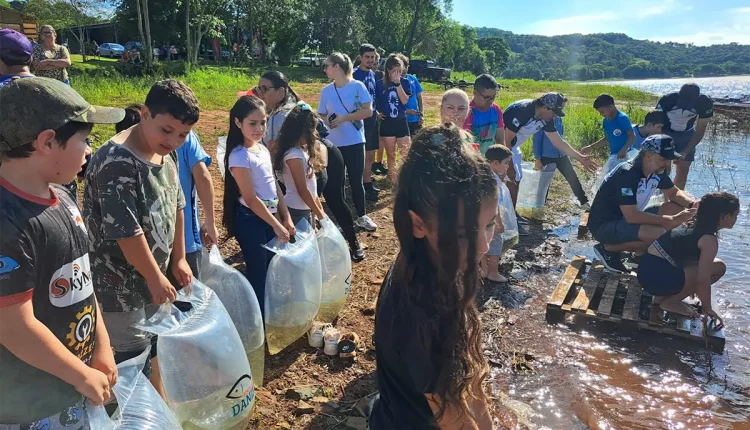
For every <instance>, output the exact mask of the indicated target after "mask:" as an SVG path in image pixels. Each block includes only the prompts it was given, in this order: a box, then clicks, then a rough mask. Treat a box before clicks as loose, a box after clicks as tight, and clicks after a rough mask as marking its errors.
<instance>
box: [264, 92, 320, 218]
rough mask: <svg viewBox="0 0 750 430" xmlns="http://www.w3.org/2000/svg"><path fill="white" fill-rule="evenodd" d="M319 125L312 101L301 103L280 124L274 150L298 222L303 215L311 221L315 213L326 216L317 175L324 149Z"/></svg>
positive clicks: (290, 210)
mask: <svg viewBox="0 0 750 430" xmlns="http://www.w3.org/2000/svg"><path fill="white" fill-rule="evenodd" d="M317 125H318V115H316V114H315V112H313V111H312V108H310V105H308V104H307V103H305V102H300V103H298V104H297V106H296V107H295V108H294V109H292V110H291V111H290V112H289V114H288V115H287V117H286V120H285V121H284V125H283V126H282V127H281V131H280V132H279V138H278V141H277V143H276V149H275V152H274V154H273V166H274V170H276V172H277V175H278V176H279V177H280V178H281V179H283V182H284V185H286V194H285V195H284V198H285V199H286V205H287V208H289V214H290V216H291V217H292V222H293V223H294V224H295V225H296V224H297V222H298V221H299V220H301V219H302V218H305V219H307V222H309V223H310V225H312V223H313V220H312V214H315V217H316V218H317V219H323V218H325V217H326V214H325V212H323V205H321V204H320V199H319V198H318V182H317V178H316V177H315V174H316V173H318V172H320V171H321V170H323V168H324V162H323V158H324V154H322V151H324V150H325V146H323V145H321V144H320V142H319V141H318V132H317V130H316V128H317Z"/></svg>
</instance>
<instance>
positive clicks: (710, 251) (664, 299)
mask: <svg viewBox="0 0 750 430" xmlns="http://www.w3.org/2000/svg"><path fill="white" fill-rule="evenodd" d="M739 212H740V201H739V199H738V198H737V197H735V196H733V195H732V194H729V193H726V192H715V193H709V194H706V195H704V196H703V198H702V199H701V200H700V202H699V204H698V214H697V215H696V217H695V225H694V226H693V227H690V228H688V227H679V228H676V229H674V230H672V231H668V232H666V233H664V234H663V235H662V236H661V237H659V238H658V239H657V240H656V241H655V242H654V243H653V244H651V246H650V247H649V248H648V252H647V253H646V254H645V255H644V256H643V258H641V263H640V265H639V266H638V282H640V284H641V286H642V287H643V289H644V290H646V291H648V292H649V293H651V294H652V295H653V296H654V303H656V304H658V305H659V306H660V307H661V308H662V309H663V310H665V311H668V312H674V313H677V314H681V315H686V316H691V317H697V316H698V313H697V312H696V311H695V310H694V309H693V308H692V307H690V306H688V305H687V304H685V303H683V301H682V300H683V299H684V298H686V297H688V296H690V295H692V294H697V295H698V298H699V299H700V301H701V304H702V308H703V314H704V315H707V316H709V317H711V318H713V319H714V320H715V322H716V327H719V328H720V327H721V326H722V325H723V323H722V321H721V317H719V315H718V314H717V313H716V311H714V310H713V308H712V307H711V285H712V284H714V283H715V282H716V281H718V280H719V279H720V278H721V277H722V276H724V273H726V271H727V266H726V264H724V262H723V261H721V260H720V259H718V258H716V254H717V252H718V251H719V240H718V238H717V237H716V234H717V233H718V232H719V230H721V229H724V228H728V229H730V228H732V227H734V223H735V222H737V215H738V214H739Z"/></svg>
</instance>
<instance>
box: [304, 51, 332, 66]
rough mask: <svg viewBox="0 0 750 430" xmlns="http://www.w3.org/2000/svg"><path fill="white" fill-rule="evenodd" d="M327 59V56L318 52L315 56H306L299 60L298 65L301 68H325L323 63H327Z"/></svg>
mask: <svg viewBox="0 0 750 430" xmlns="http://www.w3.org/2000/svg"><path fill="white" fill-rule="evenodd" d="M325 59H326V56H325V55H323V54H321V53H319V52H316V53H314V54H305V55H304V56H302V58H300V59H299V61H297V64H299V65H300V66H310V67H323V61H325Z"/></svg>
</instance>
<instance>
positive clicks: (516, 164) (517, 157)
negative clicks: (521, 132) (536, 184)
mask: <svg viewBox="0 0 750 430" xmlns="http://www.w3.org/2000/svg"><path fill="white" fill-rule="evenodd" d="M511 152H513V169H514V170H515V171H516V177H515V178H510V177H509V179H510V180H511V181H515V182H516V183H519V182H521V178H522V177H523V169H522V168H521V162H522V161H523V154H521V145H518V144H516V146H514V147H513V149H512V150H511Z"/></svg>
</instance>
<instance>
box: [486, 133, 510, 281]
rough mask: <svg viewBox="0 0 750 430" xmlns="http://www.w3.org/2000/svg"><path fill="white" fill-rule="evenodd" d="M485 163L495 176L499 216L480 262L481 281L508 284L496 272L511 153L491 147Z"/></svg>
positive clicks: (498, 147) (498, 262) (501, 243)
mask: <svg viewBox="0 0 750 430" xmlns="http://www.w3.org/2000/svg"><path fill="white" fill-rule="evenodd" d="M484 156H485V158H487V161H489V162H490V166H491V167H492V174H493V175H494V176H495V182H496V183H497V189H498V202H497V206H498V213H499V214H500V215H501V216H498V217H497V220H496V224H495V237H493V238H492V242H490V250H489V251H487V254H485V256H484V261H483V262H482V279H487V280H490V281H492V282H498V283H504V282H508V278H506V277H505V276H503V275H501V274H500V272H499V270H498V265H499V264H500V256H502V255H503V235H502V233H503V232H505V225H504V224H503V216H502V214H503V211H504V210H505V209H504V207H503V200H502V199H503V192H502V191H503V187H505V184H504V183H503V179H504V178H505V177H506V176H507V175H508V168H509V167H510V162H511V157H512V156H513V153H512V152H510V149H508V147H507V146H504V145H492V146H490V147H489V148H487V152H485V154H484Z"/></svg>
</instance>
